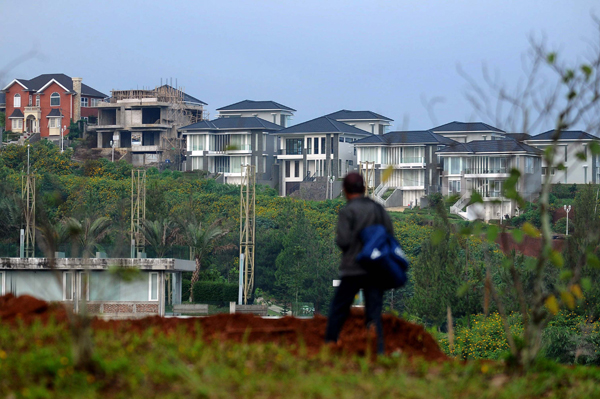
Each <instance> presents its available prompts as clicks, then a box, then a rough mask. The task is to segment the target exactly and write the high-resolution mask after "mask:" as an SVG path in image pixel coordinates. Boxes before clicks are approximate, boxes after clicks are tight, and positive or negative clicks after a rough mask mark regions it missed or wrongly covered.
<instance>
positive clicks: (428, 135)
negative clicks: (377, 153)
mask: <svg viewBox="0 0 600 399" xmlns="http://www.w3.org/2000/svg"><path fill="white" fill-rule="evenodd" d="M354 144H355V145H360V144H445V145H452V144H456V141H454V140H452V139H449V138H447V137H444V136H441V135H439V134H435V133H433V132H432V131H430V130H418V131H408V132H389V133H386V134H383V135H375V136H371V137H366V138H364V139H360V140H357V141H355V142H354Z"/></svg>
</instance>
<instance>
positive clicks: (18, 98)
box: [13, 93, 21, 108]
mask: <svg viewBox="0 0 600 399" xmlns="http://www.w3.org/2000/svg"><path fill="white" fill-rule="evenodd" d="M14 98H15V101H14V103H13V106H14V107H15V108H19V107H20V106H21V95H20V94H18V93H17V94H15V97H14Z"/></svg>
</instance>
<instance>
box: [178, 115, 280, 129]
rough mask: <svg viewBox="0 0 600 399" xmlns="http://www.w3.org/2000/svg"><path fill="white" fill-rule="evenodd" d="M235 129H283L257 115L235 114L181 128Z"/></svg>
mask: <svg viewBox="0 0 600 399" xmlns="http://www.w3.org/2000/svg"><path fill="white" fill-rule="evenodd" d="M234 129H260V130H281V129H282V127H281V126H279V125H276V124H274V123H271V122H269V121H266V120H264V119H261V118H258V117H256V116H248V117H242V116H234V117H231V118H217V119H213V120H212V121H200V122H197V123H194V124H192V125H188V126H184V127H181V128H179V130H234Z"/></svg>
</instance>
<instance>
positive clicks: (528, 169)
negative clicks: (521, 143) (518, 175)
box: [525, 157, 533, 173]
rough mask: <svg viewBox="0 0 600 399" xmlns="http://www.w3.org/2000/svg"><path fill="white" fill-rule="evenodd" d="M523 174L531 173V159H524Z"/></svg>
mask: <svg viewBox="0 0 600 399" xmlns="http://www.w3.org/2000/svg"><path fill="white" fill-rule="evenodd" d="M525 173H533V158H532V157H525Z"/></svg>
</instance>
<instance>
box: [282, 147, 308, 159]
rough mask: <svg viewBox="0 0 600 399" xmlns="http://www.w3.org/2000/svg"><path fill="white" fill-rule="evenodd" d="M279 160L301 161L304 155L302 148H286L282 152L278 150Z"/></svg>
mask: <svg viewBox="0 0 600 399" xmlns="http://www.w3.org/2000/svg"><path fill="white" fill-rule="evenodd" d="M277 155H278V156H277V158H279V159H300V158H302V155H303V149H302V148H284V149H282V150H278V152H277Z"/></svg>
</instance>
